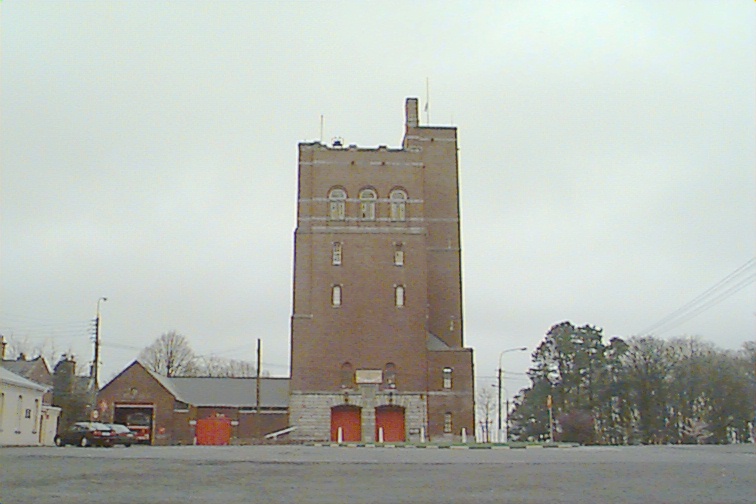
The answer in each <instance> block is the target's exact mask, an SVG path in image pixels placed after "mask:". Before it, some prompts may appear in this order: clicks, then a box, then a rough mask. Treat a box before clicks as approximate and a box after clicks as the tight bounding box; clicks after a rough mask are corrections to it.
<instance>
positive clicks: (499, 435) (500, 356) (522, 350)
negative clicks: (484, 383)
mask: <svg viewBox="0 0 756 504" xmlns="http://www.w3.org/2000/svg"><path fill="white" fill-rule="evenodd" d="M527 349H528V348H527V347H517V348H509V349H507V350H502V352H501V353H500V354H499V372H498V378H499V385H498V390H499V393H498V415H497V426H498V430H497V432H496V436H497V438H498V441H499V442H501V438H502V435H501V389H502V386H501V380H502V375H503V374H504V371H503V370H502V369H501V358H502V356H503V355H504V354H505V353H509V352H525V351H527ZM507 415H509V412H508V411H507ZM507 437H509V432H507ZM505 441H508V439H505Z"/></svg>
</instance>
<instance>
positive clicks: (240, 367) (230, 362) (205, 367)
mask: <svg viewBox="0 0 756 504" xmlns="http://www.w3.org/2000/svg"><path fill="white" fill-rule="evenodd" d="M197 374H199V375H202V376H211V377H214V378H250V377H254V376H256V374H257V369H256V368H255V365H254V364H253V363H251V362H247V361H240V360H235V359H226V358H224V357H218V356H216V355H210V356H208V357H198V358H197Z"/></svg>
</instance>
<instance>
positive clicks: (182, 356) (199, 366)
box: [138, 331, 257, 378]
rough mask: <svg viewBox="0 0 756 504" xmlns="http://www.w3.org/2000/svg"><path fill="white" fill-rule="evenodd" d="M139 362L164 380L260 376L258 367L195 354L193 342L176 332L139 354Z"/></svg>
mask: <svg viewBox="0 0 756 504" xmlns="http://www.w3.org/2000/svg"><path fill="white" fill-rule="evenodd" d="M138 360H139V362H141V363H142V365H144V366H145V367H146V368H147V369H149V370H150V371H154V372H155V373H158V374H161V375H163V376H169V377H171V376H176V377H179V376H195V377H197V376H204V377H213V378H249V377H254V376H256V373H257V368H256V367H255V364H253V363H251V362H247V361H240V360H235V359H226V358H223V357H218V356H201V355H197V354H195V353H194V351H193V350H192V347H191V345H190V344H189V341H188V340H187V339H186V337H185V336H184V335H182V334H179V333H177V332H176V331H170V332H167V333H163V334H162V335H160V337H158V338H157V339H156V340H155V341H154V342H153V343H152V344H151V345H150V346H148V347H146V348H145V349H143V350H142V351H141V352H140V353H139V357H138Z"/></svg>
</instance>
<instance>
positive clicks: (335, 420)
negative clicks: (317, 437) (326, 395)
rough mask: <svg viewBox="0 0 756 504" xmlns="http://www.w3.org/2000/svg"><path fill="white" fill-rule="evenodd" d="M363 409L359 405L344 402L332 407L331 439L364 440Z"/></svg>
mask: <svg viewBox="0 0 756 504" xmlns="http://www.w3.org/2000/svg"><path fill="white" fill-rule="evenodd" d="M361 413H362V410H361V409H360V408H359V407H358V406H350V405H348V404H344V405H341V406H334V407H333V408H331V441H339V428H340V429H341V441H345V442H347V441H348V442H355V441H362V414H361Z"/></svg>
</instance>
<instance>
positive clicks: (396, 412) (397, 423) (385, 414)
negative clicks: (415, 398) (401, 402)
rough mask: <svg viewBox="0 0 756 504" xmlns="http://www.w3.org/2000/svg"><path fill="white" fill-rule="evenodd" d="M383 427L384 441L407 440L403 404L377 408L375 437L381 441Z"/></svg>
mask: <svg viewBox="0 0 756 504" xmlns="http://www.w3.org/2000/svg"><path fill="white" fill-rule="evenodd" d="M381 429H383V441H384V442H385V443H396V442H401V441H404V440H405V437H404V408H402V407H401V406H379V407H378V408H375V439H376V441H380V439H381V437H380V431H381Z"/></svg>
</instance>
